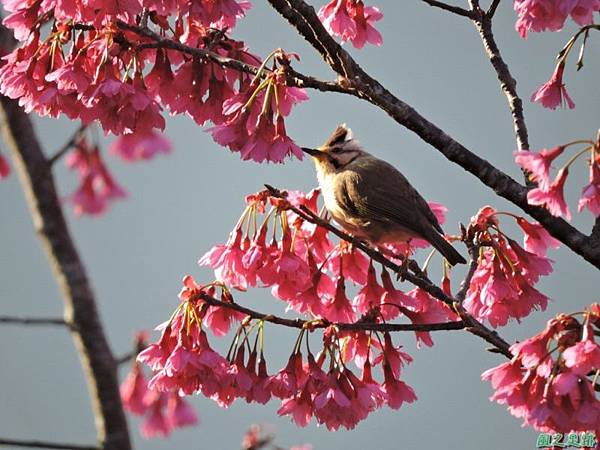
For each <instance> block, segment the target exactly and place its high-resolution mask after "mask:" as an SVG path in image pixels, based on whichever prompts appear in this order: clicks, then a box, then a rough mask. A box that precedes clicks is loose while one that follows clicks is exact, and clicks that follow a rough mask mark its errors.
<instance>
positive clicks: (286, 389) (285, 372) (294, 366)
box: [269, 352, 306, 399]
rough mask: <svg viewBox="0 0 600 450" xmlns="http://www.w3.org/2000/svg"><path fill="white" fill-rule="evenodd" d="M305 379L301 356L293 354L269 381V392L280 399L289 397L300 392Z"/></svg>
mask: <svg viewBox="0 0 600 450" xmlns="http://www.w3.org/2000/svg"><path fill="white" fill-rule="evenodd" d="M305 377H306V374H305V372H304V369H303V367H302V354H301V353H300V352H298V353H295V354H293V355H292V356H290V359H289V360H288V362H287V365H286V366H285V367H284V368H283V369H281V370H280V371H279V372H278V373H277V374H275V375H273V376H272V377H271V379H270V380H269V384H270V386H271V392H272V393H273V395H274V396H275V397H278V398H280V399H285V398H288V397H291V396H293V395H294V394H295V393H297V392H298V391H299V390H300V388H301V386H302V385H303V384H304V380H305Z"/></svg>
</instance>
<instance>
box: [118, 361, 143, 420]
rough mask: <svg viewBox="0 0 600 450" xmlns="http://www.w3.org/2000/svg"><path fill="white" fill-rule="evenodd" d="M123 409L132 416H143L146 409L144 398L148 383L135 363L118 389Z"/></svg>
mask: <svg viewBox="0 0 600 450" xmlns="http://www.w3.org/2000/svg"><path fill="white" fill-rule="evenodd" d="M120 392H121V400H122V401H123V407H124V408H125V409H126V410H127V411H129V412H131V413H133V414H138V415H140V414H144V413H145V412H146V409H147V405H146V403H145V400H144V399H145V397H146V394H147V392H148V381H147V380H146V378H145V377H144V373H143V371H142V368H141V366H140V365H139V364H138V363H137V362H135V363H133V365H132V366H131V371H130V372H129V373H128V374H127V377H126V378H125V380H123V383H122V384H121V388H120Z"/></svg>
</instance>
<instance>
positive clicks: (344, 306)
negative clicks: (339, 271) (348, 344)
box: [321, 276, 355, 323]
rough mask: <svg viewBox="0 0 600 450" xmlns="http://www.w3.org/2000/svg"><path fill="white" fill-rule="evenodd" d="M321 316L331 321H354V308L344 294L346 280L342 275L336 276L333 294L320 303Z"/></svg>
mask: <svg viewBox="0 0 600 450" xmlns="http://www.w3.org/2000/svg"><path fill="white" fill-rule="evenodd" d="M321 311H322V314H323V317H324V318H326V319H327V320H330V321H331V322H342V323H352V322H354V319H355V317H354V310H353V309H352V304H351V303H350V299H349V298H348V297H347V296H346V282H345V279H344V277H343V276H338V278H337V284H336V290H335V295H334V297H333V298H332V299H330V300H329V301H327V303H325V304H323V305H322V309H321Z"/></svg>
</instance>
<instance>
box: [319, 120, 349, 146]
mask: <svg viewBox="0 0 600 450" xmlns="http://www.w3.org/2000/svg"><path fill="white" fill-rule="evenodd" d="M350 133H351V131H350V128H348V127H347V126H346V125H344V124H342V125H338V127H337V128H336V129H335V131H334V132H333V134H332V135H331V136H329V139H327V141H325V145H324V147H333V146H335V145H336V144H341V143H342V142H345V141H347V140H349V137H350V136H351V134H350Z"/></svg>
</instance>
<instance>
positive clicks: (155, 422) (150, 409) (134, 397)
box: [121, 333, 199, 438]
mask: <svg viewBox="0 0 600 450" xmlns="http://www.w3.org/2000/svg"><path fill="white" fill-rule="evenodd" d="M146 339H147V335H146V333H139V334H138V336H137V338H136V340H137V345H136V347H143V346H144V342H145V341H146ZM121 400H122V401H123V407H124V408H125V410H126V411H129V412H130V413H132V414H134V415H136V416H142V417H143V421H142V424H141V426H140V431H141V433H142V436H143V437H145V438H153V437H158V436H162V437H166V436H169V435H170V434H171V432H172V431H173V430H175V429H177V428H181V427H186V426H192V425H196V424H198V423H199V419H198V416H197V414H196V412H195V411H194V409H193V408H192V407H191V406H190V405H189V404H188V403H187V402H186V401H185V400H184V399H183V398H182V397H181V396H180V395H178V394H177V393H176V392H160V391H156V390H152V389H150V388H149V387H148V379H147V378H146V376H145V375H144V368H143V367H142V365H141V364H140V363H138V362H137V361H134V363H133V365H132V366H131V370H130V372H129V373H128V374H127V377H125V379H124V380H123V383H122V384H121Z"/></svg>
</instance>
